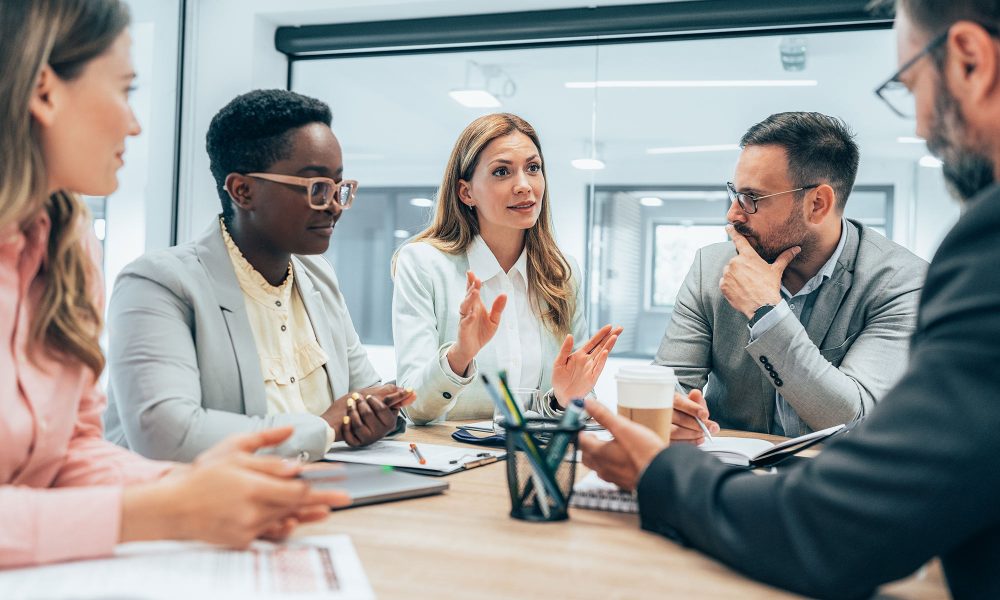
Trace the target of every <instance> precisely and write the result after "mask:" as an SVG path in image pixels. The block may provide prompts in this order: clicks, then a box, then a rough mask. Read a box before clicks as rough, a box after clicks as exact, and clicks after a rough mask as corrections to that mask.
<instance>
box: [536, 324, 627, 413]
mask: <svg viewBox="0 0 1000 600" xmlns="http://www.w3.org/2000/svg"><path fill="white" fill-rule="evenodd" d="M622 331H623V328H621V327H617V328H612V327H611V325H605V326H604V327H601V328H600V329H599V330H598V331H597V333H595V334H594V337H592V338H590V340H589V341H588V342H587V343H586V344H584V345H583V346H581V347H580V349H579V350H577V351H576V352H573V336H572V335H567V336H566V339H565V340H564V341H563V345H562V348H560V349H559V355H558V356H556V361H555V363H554V364H553V365H552V390H553V392H555V395H556V402H558V403H559V406H562V407H563V408H565V407H566V405H567V404H569V401H570V400H572V399H573V398H583V397H584V396H586V395H587V394H588V393H589V392H590V390H592V389H594V384H596V383H597V378H598V377H600V376H601V371H603V370H604V363H606V362H607V361H608V355H609V354H611V349H612V348H614V347H615V342H617V341H618V336H619V335H621V332H622Z"/></svg>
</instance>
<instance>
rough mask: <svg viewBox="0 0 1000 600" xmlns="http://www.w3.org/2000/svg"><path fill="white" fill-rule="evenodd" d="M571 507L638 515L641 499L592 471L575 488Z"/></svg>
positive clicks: (570, 503)
mask: <svg viewBox="0 0 1000 600" xmlns="http://www.w3.org/2000/svg"><path fill="white" fill-rule="evenodd" d="M569 505H570V506H572V507H575V508H589V509H591V510H607V511H611V512H623V513H637V512H639V499H638V498H637V497H636V494H635V492H626V491H625V490H623V489H621V488H619V487H618V486H617V485H615V484H613V483H610V482H607V481H604V480H603V479H601V478H600V477H598V476H597V473H595V472H594V471H591V472H590V473H587V475H586V476H584V478H583V479H581V480H580V481H577V482H576V485H574V486H573V497H572V498H570V501H569Z"/></svg>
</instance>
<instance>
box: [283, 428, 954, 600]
mask: <svg viewBox="0 0 1000 600" xmlns="http://www.w3.org/2000/svg"><path fill="white" fill-rule="evenodd" d="M456 424H457V423H446V424H442V425H436V426H429V427H419V428H410V429H409V430H408V431H407V432H406V433H405V434H404V435H403V436H402V437H401V438H400V439H403V440H407V441H414V442H418V443H434V444H452V445H461V444H458V443H456V442H454V441H453V440H452V439H451V433H452V432H453V431H454V430H455V425H456ZM726 435H739V434H738V433H736V432H727V433H726ZM756 437H763V436H759V435H756ZM776 439H780V438H776ZM469 447H470V448H472V446H469ZM581 467H582V465H581ZM585 470H586V469H583V468H580V469H578V471H585ZM446 480H447V481H448V483H449V484H451V487H450V489H449V490H448V491H447V492H445V493H444V495H437V496H429V497H426V498H416V499H412V500H403V501H400V502H391V503H386V504H377V505H372V506H363V507H359V508H352V509H347V510H341V511H336V512H333V513H331V514H330V517H329V518H327V519H326V520H324V521H322V522H320V523H316V524H312V525H309V526H305V527H302V528H300V530H299V533H298V534H297V535H315V534H331V533H346V534H349V535H350V536H351V539H352V540H353V542H354V547H355V548H356V549H357V552H358V555H359V556H360V558H361V562H362V564H363V565H364V569H365V573H366V574H367V575H368V579H369V581H370V582H371V585H372V587H373V588H374V589H375V593H376V594H377V595H378V597H379V598H382V599H393V598H408V599H409V598H413V599H420V598H434V599H439V598H462V599H463V600H473V599H486V598H560V599H562V598H567V599H568V598H572V599H577V598H600V599H617V598H628V599H632V598H695V597H696V598H741V599H754V598H768V599H771V598H796V597H798V596H796V595H794V594H789V593H787V592H783V591H779V590H777V589H775V588H772V587H769V586H767V585H764V584H761V583H757V582H755V581H752V580H750V579H747V578H745V577H743V576H742V575H739V574H738V573H736V572H735V571H733V570H731V569H729V568H728V567H726V566H724V565H722V564H721V563H718V562H716V561H715V560H713V559H711V558H708V557H707V556H705V555H703V554H700V553H699V552H697V551H694V550H690V549H686V548H683V547H681V546H678V545H677V544H675V543H673V542H671V541H669V540H667V539H666V538H663V537H661V536H659V535H655V534H652V533H649V532H646V531H642V530H641V529H639V525H638V523H639V518H638V516H637V515H632V514H623V513H611V512H603V511H595V510H584V509H572V508H571V509H570V518H569V520H567V521H562V522H559V523H528V522H523V521H519V520H517V519H512V518H510V516H509V515H508V513H509V512H510V499H509V497H508V495H507V485H506V469H505V467H504V463H503V462H499V463H494V464H490V465H486V466H483V467H478V468H475V469H471V470H469V471H466V472H462V473H456V474H454V475H449V476H447V477H446ZM879 597H885V598H908V599H921V600H922V599H930V598H947V597H948V593H947V591H946V588H945V584H944V578H943V576H942V574H941V570H940V567H939V565H938V563H937V561H934V562H933V563H931V564H930V565H929V566H928V567H927V568H926V569H924V573H923V574H922V575H921V576H919V577H918V576H911V577H909V578H907V579H904V580H901V581H899V582H896V583H893V584H889V585H886V586H883V587H882V589H881V590H880V595H879Z"/></svg>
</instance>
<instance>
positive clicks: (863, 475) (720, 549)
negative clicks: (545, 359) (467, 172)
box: [639, 186, 1000, 599]
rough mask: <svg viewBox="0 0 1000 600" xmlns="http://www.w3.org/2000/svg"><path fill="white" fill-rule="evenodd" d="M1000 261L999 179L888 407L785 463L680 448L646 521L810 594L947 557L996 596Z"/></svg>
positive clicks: (924, 316)
mask: <svg viewBox="0 0 1000 600" xmlns="http://www.w3.org/2000/svg"><path fill="white" fill-rule="evenodd" d="M998 264H1000V187H997V186H994V187H993V188H991V189H989V190H987V191H984V192H983V193H982V194H981V195H979V196H977V197H976V199H975V200H973V201H971V202H970V203H969V207H968V210H967V211H966V212H965V214H964V215H963V216H962V217H961V219H959V221H958V223H957V224H956V225H955V227H954V228H953V229H952V230H951V232H950V233H949V234H948V236H947V237H946V238H945V239H944V241H943V242H941V247H940V249H939V250H938V252H937V254H936V255H935V256H934V260H933V261H932V262H931V266H930V269H929V270H928V272H927V285H926V286H925V287H924V291H923V298H922V299H921V301H920V314H919V321H918V324H917V331H916V334H915V335H914V336H913V343H912V346H911V349H910V361H909V367H908V368H907V370H906V373H905V374H904V375H903V378H902V379H901V380H900V381H899V384H898V385H897V386H896V387H894V388H893V389H892V390H890V391H889V392H888V393H887V394H886V395H885V398H884V399H883V400H882V403H881V404H880V405H879V408H878V410H876V411H874V412H873V413H872V415H871V416H870V417H868V418H867V419H865V420H864V421H863V422H861V423H858V425H857V426H856V427H855V428H854V429H853V430H851V431H850V432H848V433H846V434H843V435H841V436H838V437H837V438H834V439H833V440H832V441H831V442H830V443H828V444H825V445H826V448H825V449H824V450H823V451H822V452H821V453H820V454H819V456H818V457H816V458H815V459H812V460H803V461H801V462H800V463H798V464H795V465H793V466H791V467H788V468H784V469H783V468H781V467H779V468H778V473H776V474H773V475H766V476H756V475H753V474H751V473H749V472H747V471H745V470H741V469H734V468H732V467H728V466H726V465H723V464H722V463H720V462H719V461H718V460H716V459H715V458H714V457H712V456H710V455H708V454H705V453H704V452H701V451H700V450H698V449H696V448H694V447H692V446H690V445H688V444H674V445H673V446H671V447H669V448H667V449H665V450H663V451H662V452H660V454H658V455H657V456H656V458H655V459H653V462H652V463H651V464H650V465H649V467H648V468H647V469H646V471H645V472H644V474H643V475H642V479H641V480H640V482H639V512H640V516H641V519H642V526H643V528H645V529H649V530H653V531H657V532H660V533H662V534H664V535H667V536H669V537H672V538H674V539H676V540H680V541H683V542H685V543H688V544H690V545H692V546H694V547H695V548H698V549H700V550H702V551H704V552H707V553H709V554H711V555H712V556H715V557H716V558H718V559H719V560H721V561H723V562H725V563H726V564H728V565H731V566H732V567H734V568H736V569H739V570H740V571H743V572H744V573H747V574H749V575H750V576H752V577H755V578H757V579H760V580H762V581H765V582H767V583H770V584H772V585H776V586H780V587H783V588H787V589H790V590H793V591H795V592H797V593H800V594H805V595H808V596H818V597H822V598H863V597H867V596H868V595H870V594H871V592H872V590H873V589H874V588H875V586H877V585H879V584H882V583H885V582H888V581H892V580H894V579H899V578H900V577H905V576H906V575H908V574H910V573H912V572H913V571H915V570H916V569H918V568H919V567H920V565H922V564H924V563H925V562H926V561H927V560H929V559H930V558H931V557H934V556H940V557H941V562H942V564H943V565H944V572H945V576H946V578H947V581H948V587H949V588H950V589H951V593H952V595H953V596H954V597H955V598H956V599H961V598H976V599H978V598H1000V569H998V568H997V565H1000V469H997V468H996V462H997V456H1000V435H997V432H998V431H1000V367H998V366H997V365H1000V269H998V268H997V265H998Z"/></svg>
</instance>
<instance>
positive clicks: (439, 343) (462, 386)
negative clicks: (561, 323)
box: [392, 242, 588, 424]
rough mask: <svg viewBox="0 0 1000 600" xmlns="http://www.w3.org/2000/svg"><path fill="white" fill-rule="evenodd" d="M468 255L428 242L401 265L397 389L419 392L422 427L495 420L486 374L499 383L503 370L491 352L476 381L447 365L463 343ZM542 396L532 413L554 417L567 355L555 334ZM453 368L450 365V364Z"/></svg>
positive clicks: (578, 328)
mask: <svg viewBox="0 0 1000 600" xmlns="http://www.w3.org/2000/svg"><path fill="white" fill-rule="evenodd" d="M567 260H568V261H569V263H570V267H571V268H572V271H573V275H572V282H573V293H574V297H575V298H576V308H575V310H574V312H573V321H572V324H571V331H572V333H573V341H574V343H575V344H576V345H577V347H579V346H580V345H582V344H583V343H584V342H586V341H587V339H588V336H587V320H586V318H585V316H584V310H585V309H584V303H583V297H582V294H581V293H580V285H579V281H580V279H579V277H578V276H577V273H578V272H579V268H578V267H577V265H576V263H575V261H573V259H571V258H569V257H567ZM468 270H469V259H468V257H467V255H466V253H464V252H462V253H461V254H447V253H445V252H442V251H440V250H438V249H437V248H435V247H433V246H431V245H430V244H428V243H426V242H415V243H410V244H406V245H405V246H403V247H402V248H400V250H399V253H398V255H397V257H396V272H395V275H394V283H395V285H394V288H393V293H392V337H393V340H394V341H395V346H396V378H397V384H398V385H402V386H405V387H409V388H413V389H414V390H415V391H416V393H417V400H416V402H414V403H413V404H412V405H410V406H409V407H407V408H406V413H407V415H408V416H409V417H410V418H411V419H412V420H413V422H414V423H417V424H427V423H431V422H436V421H443V420H445V419H452V420H457V419H487V418H492V416H493V402H492V401H491V400H490V397H489V395H488V394H487V391H486V388H485V387H484V386H483V383H482V381H481V380H480V379H479V373H480V372H481V373H486V375H487V376H491V377H492V376H494V375H495V373H496V371H497V369H498V368H499V365H497V364H495V356H494V355H493V353H492V352H489V351H488V349H489V345H488V344H487V346H486V347H484V348H483V350H481V351H480V353H479V356H478V357H477V358H476V360H475V361H473V364H472V366H470V368H469V373H470V375H469V376H468V377H457V376H455V374H453V373H450V372H446V371H445V369H443V368H442V365H441V362H442V359H443V358H444V356H445V354H446V353H447V352H448V349H449V348H451V346H452V345H453V344H454V343H455V341H456V340H457V339H458V321H459V316H458V308H459V305H461V303H462V300H463V299H464V298H465V286H466V275H465V274H466V272H467V271H468ZM541 341H542V352H541V357H542V359H541V360H542V365H541V372H542V376H541V383H540V388H541V389H542V390H549V392H548V393H546V394H544V395H543V396H541V398H540V400H539V402H538V405H537V406H534V407H530V408H531V410H534V411H536V412H539V413H541V414H542V415H545V416H554V415H556V414H557V411H554V410H553V409H552V408H551V407H550V404H549V400H550V396H551V388H552V363H553V361H554V360H555V358H556V355H557V354H558V353H559V347H560V346H561V345H562V342H563V337H562V336H556V335H554V334H553V333H552V332H551V331H549V330H548V329H547V328H545V327H542V329H541ZM445 360H446V359H445Z"/></svg>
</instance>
